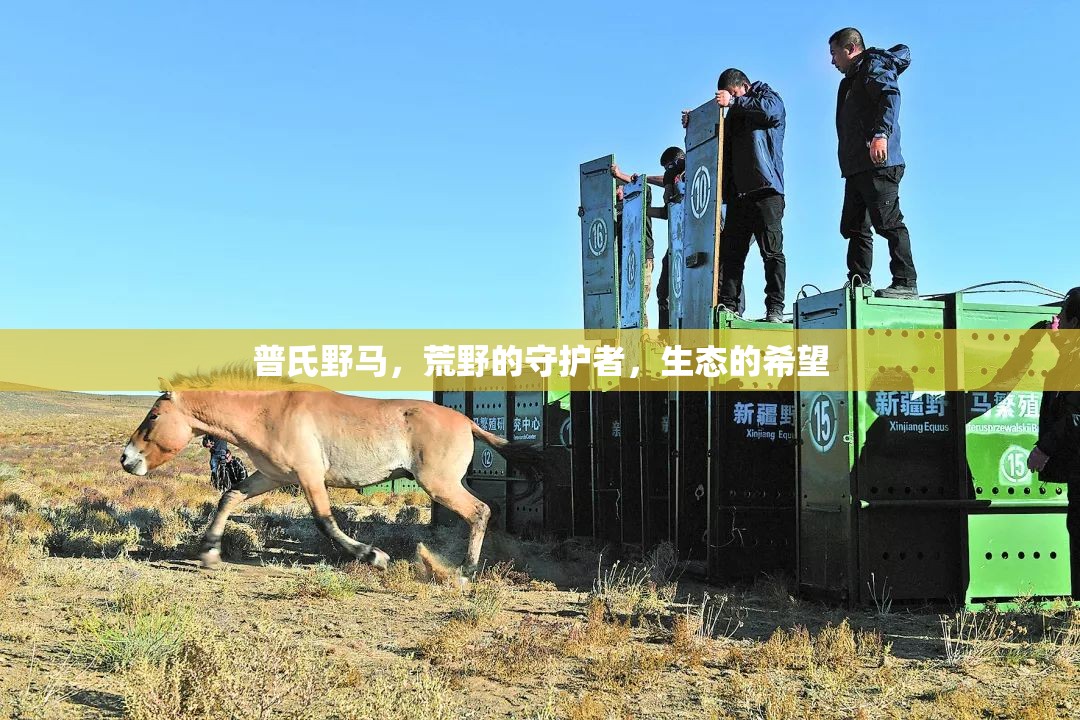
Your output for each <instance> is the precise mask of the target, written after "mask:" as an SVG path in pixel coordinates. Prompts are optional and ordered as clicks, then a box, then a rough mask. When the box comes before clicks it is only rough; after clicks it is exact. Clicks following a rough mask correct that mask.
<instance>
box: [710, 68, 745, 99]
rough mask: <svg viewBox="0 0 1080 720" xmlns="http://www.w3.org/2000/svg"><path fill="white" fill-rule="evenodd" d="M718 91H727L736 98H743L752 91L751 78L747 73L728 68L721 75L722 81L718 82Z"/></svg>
mask: <svg viewBox="0 0 1080 720" xmlns="http://www.w3.org/2000/svg"><path fill="white" fill-rule="evenodd" d="M716 89H717V90H727V91H728V92H729V93H731V94H732V95H734V96H735V97H742V96H743V95H745V94H746V92H747V91H748V90H749V89H750V78H748V77H746V73H744V72H743V71H742V70H739V69H737V68H728V69H727V70H725V71H724V72H722V73H720V79H719V80H717V81H716Z"/></svg>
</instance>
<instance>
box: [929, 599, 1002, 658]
mask: <svg viewBox="0 0 1080 720" xmlns="http://www.w3.org/2000/svg"><path fill="white" fill-rule="evenodd" d="M940 619H941V635H942V639H943V641H944V643H945V659H946V661H947V662H948V663H949V664H950V665H977V664H979V663H982V662H986V661H988V660H992V659H994V658H996V657H997V656H998V655H999V654H1000V653H1001V648H1002V644H1003V643H1005V642H1008V641H1009V640H1011V639H1012V637H1013V635H1014V634H1015V631H1014V629H1013V628H1012V627H1010V626H1009V624H1008V622H1007V620H1006V619H1005V616H1004V615H1003V614H1001V613H999V612H991V611H987V612H981V613H973V612H969V611H968V610H961V611H960V612H958V613H956V614H955V615H954V616H953V617H951V618H950V617H948V616H946V615H942V616H941V618H940Z"/></svg>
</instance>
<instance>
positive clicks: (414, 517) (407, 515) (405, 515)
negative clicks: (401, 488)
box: [394, 505, 420, 525]
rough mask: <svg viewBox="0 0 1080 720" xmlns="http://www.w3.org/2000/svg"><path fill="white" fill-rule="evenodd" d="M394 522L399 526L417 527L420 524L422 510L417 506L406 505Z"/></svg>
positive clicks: (399, 511)
mask: <svg viewBox="0 0 1080 720" xmlns="http://www.w3.org/2000/svg"><path fill="white" fill-rule="evenodd" d="M394 522H395V523H397V524H398V525H416V524H418V523H419V522H420V508H418V507H417V506H415V505H406V506H405V507H403V508H401V509H400V510H398V513H397V516H396V517H395V518H394Z"/></svg>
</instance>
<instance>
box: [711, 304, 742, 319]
mask: <svg viewBox="0 0 1080 720" xmlns="http://www.w3.org/2000/svg"><path fill="white" fill-rule="evenodd" d="M716 312H717V313H731V314H732V315H734V316H735V317H737V318H741V317H742V315H741V314H739V311H738V310H735V309H734V308H730V307H728V306H727V305H725V304H724V303H720V304H719V305H717V306H716Z"/></svg>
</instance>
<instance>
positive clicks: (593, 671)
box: [585, 644, 671, 693]
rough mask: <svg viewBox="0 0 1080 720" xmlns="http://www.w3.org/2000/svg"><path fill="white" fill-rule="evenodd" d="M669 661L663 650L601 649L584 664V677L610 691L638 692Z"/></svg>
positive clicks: (616, 647) (634, 648) (629, 647)
mask: <svg viewBox="0 0 1080 720" xmlns="http://www.w3.org/2000/svg"><path fill="white" fill-rule="evenodd" d="M670 662H671V656H670V655H669V654H668V653H666V652H663V651H659V650H652V649H647V648H641V647H635V646H634V645H631V644H625V645H618V646H615V647H607V648H604V649H602V650H600V651H599V652H598V653H596V654H595V655H594V656H593V657H591V658H589V659H588V660H587V661H586V664H585V674H586V676H587V677H589V678H590V679H591V680H593V681H594V682H596V683H598V684H599V685H600V686H601V687H603V688H605V689H607V690H611V691H626V692H632V693H636V692H640V691H641V690H643V689H644V688H646V687H647V686H648V685H650V684H651V683H653V682H654V681H655V680H656V679H657V678H659V677H660V673H661V672H662V671H663V670H664V668H665V667H667V666H668V665H669V664H670Z"/></svg>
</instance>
